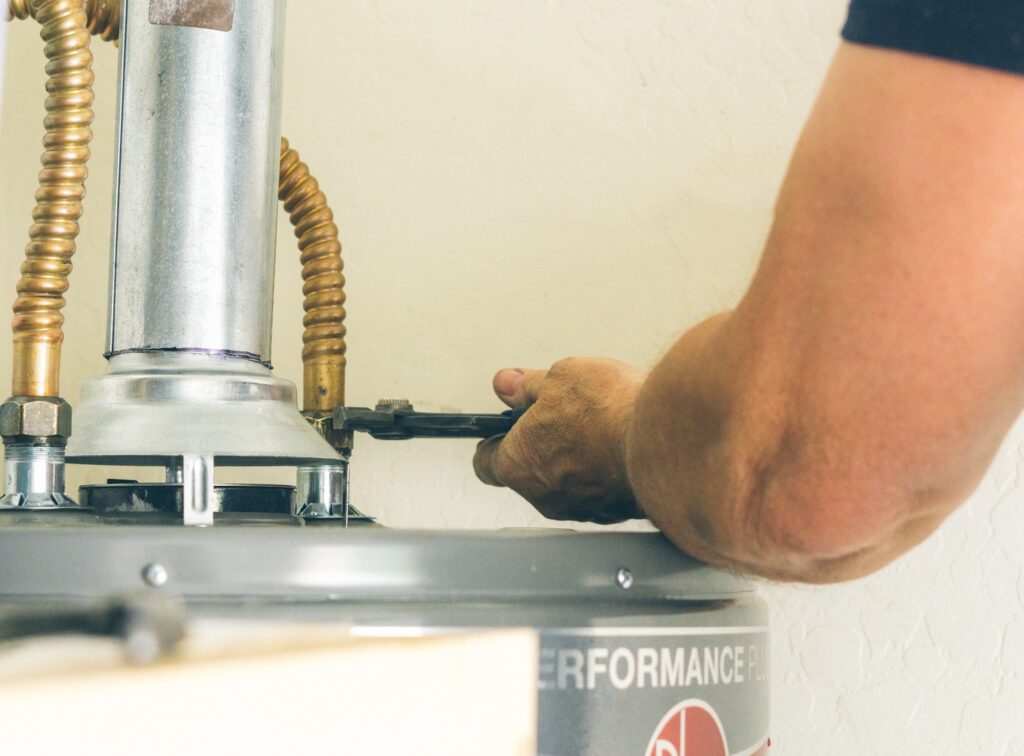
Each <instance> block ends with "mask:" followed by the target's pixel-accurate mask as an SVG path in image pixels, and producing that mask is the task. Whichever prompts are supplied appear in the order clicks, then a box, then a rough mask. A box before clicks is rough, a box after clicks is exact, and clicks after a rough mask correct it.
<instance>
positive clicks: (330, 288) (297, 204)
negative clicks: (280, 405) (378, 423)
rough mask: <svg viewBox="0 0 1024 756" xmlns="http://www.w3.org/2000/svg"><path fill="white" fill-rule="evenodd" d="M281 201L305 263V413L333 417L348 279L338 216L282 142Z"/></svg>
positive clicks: (341, 370) (341, 382)
mask: <svg viewBox="0 0 1024 756" xmlns="http://www.w3.org/2000/svg"><path fill="white" fill-rule="evenodd" d="M278 197H280V199H281V202H282V203H283V204H284V209H285V212H286V213H288V217H289V218H290V220H291V222H292V225H293V226H294V227H295V236H297V237H298V239H299V253H300V258H299V259H300V260H302V281H303V285H302V293H303V294H304V295H305V297H306V299H305V301H304V302H303V304H302V306H303V309H304V310H305V311H306V316H305V317H304V318H303V320H302V324H303V326H305V331H304V333H303V334H302V368H303V381H302V383H303V392H302V396H303V409H304V410H305V411H306V412H330V411H331V410H333V409H334V408H335V407H338V406H340V405H342V404H344V403H345V289H344V287H345V276H344V275H343V274H342V261H341V242H340V241H338V227H337V226H336V225H335V224H334V213H332V212H331V208H330V207H328V206H327V197H325V196H324V193H323V192H322V191H321V190H320V185H319V184H318V183H317V180H316V179H315V178H313V177H312V176H311V175H310V174H309V166H307V165H306V164H305V163H303V162H302V161H301V160H300V159H299V153H297V152H296V151H295V150H293V149H291V148H290V147H289V146H288V140H287V139H282V140H281V180H280V184H279V188H278Z"/></svg>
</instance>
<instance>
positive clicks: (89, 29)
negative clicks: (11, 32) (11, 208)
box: [8, 0, 345, 414]
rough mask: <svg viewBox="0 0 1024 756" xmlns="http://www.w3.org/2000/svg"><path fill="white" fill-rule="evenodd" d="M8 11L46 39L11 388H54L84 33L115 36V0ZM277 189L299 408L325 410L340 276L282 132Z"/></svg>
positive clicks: (337, 335) (87, 123)
mask: <svg viewBox="0 0 1024 756" xmlns="http://www.w3.org/2000/svg"><path fill="white" fill-rule="evenodd" d="M8 8H9V16H10V17H11V18H21V19H24V18H28V17H30V16H31V17H33V18H35V19H36V20H38V21H39V22H40V23H41V24H42V32H41V35H42V37H43V40H44V42H45V43H46V55H47V60H48V63H47V68H46V70H47V73H49V74H50V80H49V81H48V82H47V92H48V93H49V97H48V98H47V100H46V109H47V116H46V120H45V125H46V137H45V138H44V144H45V146H46V152H44V154H43V170H42V171H41V172H40V176H39V182H40V188H39V191H38V192H37V193H36V201H37V205H36V209H35V211H34V212H33V221H34V222H33V225H32V228H31V230H30V232H29V235H30V241H29V244H28V246H27V248H26V261H25V263H24V265H23V267H22V274H23V277H22V279H21V281H20V282H19V284H18V295H19V296H18V299H17V301H16V302H15V306H14V311H15V318H14V342H15V347H14V377H13V394H14V395H15V396H57V395H58V394H59V390H60V346H61V342H62V341H63V338H64V337H63V332H62V330H61V326H62V324H63V322H64V316H63V315H62V314H61V309H62V308H63V306H64V298H63V294H64V292H66V291H67V288H68V275H69V274H70V272H71V262H70V260H71V256H72V255H73V254H74V252H75V237H76V236H77V234H78V219H79V218H80V217H81V214H82V204H81V203H82V199H83V197H84V196H85V186H84V183H85V177H86V175H87V173H88V172H87V170H86V161H87V160H88V158H89V147H88V145H89V141H90V139H91V138H92V130H91V124H92V117H93V114H92V101H93V94H92V82H93V74H92V53H91V52H90V51H89V35H90V34H94V35H97V36H99V37H100V38H102V39H105V40H112V41H114V42H115V44H116V43H117V37H118V33H119V28H118V25H119V22H120V18H121V3H120V0H8ZM278 194H279V197H280V199H281V201H282V203H283V205H284V209H285V211H286V212H287V213H288V214H289V218H290V220H291V222H292V225H293V226H294V227H295V235H296V236H297V237H298V240H299V250H300V254H301V260H302V279H303V294H304V295H305V301H304V303H303V307H304V309H305V312H306V315H305V318H304V319H303V325H304V327H305V332H304V334H303V350H302V362H303V409H304V410H305V411H306V412H308V413H311V414H329V413H330V411H331V410H332V409H333V408H334V407H336V406H340V405H341V404H344V398H345V325H344V320H345V307H344V304H345V293H344V288H343V287H344V285H345V279H344V276H343V275H342V259H341V243H340V242H339V240H338V227H337V226H336V225H335V223H334V214H333V213H332V212H331V209H330V207H329V206H328V204H327V197H326V196H325V195H324V193H323V191H322V190H321V189H320V186H319V184H318V183H317V181H316V179H315V178H313V177H312V176H311V175H310V173H309V168H308V166H306V164H305V163H303V162H302V161H301V160H300V159H299V156H298V153H296V152H295V150H293V149H291V148H290V147H289V145H288V140H286V139H282V140H281V172H280V182H279V190H278Z"/></svg>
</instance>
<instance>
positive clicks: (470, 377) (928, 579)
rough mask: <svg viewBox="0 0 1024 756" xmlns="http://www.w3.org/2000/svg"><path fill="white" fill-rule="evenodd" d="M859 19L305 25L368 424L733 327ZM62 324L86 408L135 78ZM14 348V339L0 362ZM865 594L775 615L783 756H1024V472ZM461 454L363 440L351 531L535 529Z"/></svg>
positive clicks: (302, 14)
mask: <svg viewBox="0 0 1024 756" xmlns="http://www.w3.org/2000/svg"><path fill="white" fill-rule="evenodd" d="M844 10H845V3H844V0H817V1H816V2H804V0H727V1H722V0H675V1H671V2H670V1H668V0H666V1H665V2H655V1H654V0H650V1H647V2H627V0H590V1H589V2H584V1H583V0H575V1H569V2H560V1H559V0H547V1H542V0H521V1H520V2H499V1H498V0H460V1H459V2H454V1H452V0H444V1H442V2H433V3H413V2H400V1H399V0H381V1H379V2H374V1H373V0H363V1H362V2H344V3H335V2H327V1H326V0H323V1H321V2H314V1H313V0H293V1H292V3H291V7H290V9H289V20H288V22H289V30H288V48H287V59H286V75H285V79H286V93H285V100H286V102H285V120H284V126H285V132H286V134H287V135H288V136H289V137H290V138H291V139H292V141H293V143H294V145H295V146H296V147H297V148H298V149H299V150H300V151H301V152H302V155H303V156H304V157H305V158H306V159H307V160H308V162H309V163H310V164H311V166H312V167H313V170H314V171H315V173H316V174H317V175H318V176H319V177H320V178H321V180H322V183H323V185H324V187H325V189H326V190H327V191H328V193H329V195H330V197H331V199H332V202H333V204H334V207H335V210H336V213H337V215H338V216H339V220H340V224H341V226H342V233H343V240H344V242H345V248H346V270H347V274H348V279H349V288H348V292H349V321H348V324H349V329H350V338H349V345H350V350H349V356H350V369H349V400H350V401H351V402H352V403H362V404H366V403H370V402H373V401H374V400H375V399H377V398H378V397H382V396H389V397H390V396H395V395H401V396H403V397H408V398H410V399H412V400H413V401H415V402H416V404H417V405H418V406H420V407H421V408H423V409H442V408H443V409H459V410H490V409H499V407H498V405H497V404H496V401H495V400H494V399H493V398H492V396H491V394H490V389H489V380H490V375H491V373H492V372H493V371H494V370H495V369H497V368H499V367H503V366H515V365H537V366H542V365H546V364H548V363H550V362H551V361H553V360H555V359H557V358H559V357H562V356H566V355H569V354H607V355H614V356H618V357H621V358H623V359H626V360H629V361H632V362H635V363H637V364H640V365H650V364H651V363H652V362H653V361H655V360H656V359H657V357H658V355H659V353H660V352H662V351H663V350H664V349H665V348H666V347H667V345H668V344H669V343H670V342H671V340H672V339H673V337H674V336H675V335H676V334H678V333H679V332H680V331H682V330H683V329H684V328H686V327H687V326H688V325H690V324H693V323H694V322H696V321H697V320H699V319H700V318H702V317H704V316H706V315H708V314H710V313H712V312H714V311H716V310H718V309H720V308H724V307H727V306H729V305H730V304H732V303H734V302H735V301H736V299H737V297H738V296H739V295H740V294H741V292H742V291H743V289H744V286H745V284H746V282H747V281H748V279H749V277H750V275H751V272H752V269H753V266H754V264H755V262H756V260H757V256H758V253H759V248H760V245H761V242H762V240H763V238H764V235H765V233H766V230H767V227H768V223H769V221H770V217H771V207H772V201H773V198H774V194H775V192H776V189H777V187H778V184H779V181H780V180H781V177H782V175H783V171H784V168H785V164H786V159H787V156H788V154H789V151H790V150H791V148H792V145H793V143H794V141H795V139H796V136H797V133H798V130H799V128H800V125H801V123H802V121H803V119H804V118H805V116H806V113H807V111H808V109H809V107H810V104H811V101H812V98H813V96H814V92H815V91H816V88H817V86H818V84H819V82H820V79H821V77H822V75H823V72H824V70H825V68H826V66H827V63H828V60H829V57H830V55H831V53H832V51H833V50H834V48H835V46H836V44H837V42H838V36H837V34H838V29H839V27H840V24H841V21H842V17H843V13H844ZM11 31H12V34H11V37H10V40H9V43H10V50H9V52H10V56H11V60H13V61H15V65H14V66H13V68H12V69H11V70H9V71H8V72H7V78H6V87H7V89H6V93H5V94H6V98H7V99H6V102H5V104H4V108H3V122H2V131H0V138H2V144H3V149H2V150H0V175H2V176H3V178H4V180H3V182H2V185H0V197H2V200H0V239H2V241H3V244H4V248H5V250H6V251H5V252H4V253H3V255H2V259H0V284H2V287H3V288H4V290H6V291H8V292H12V290H13V285H14V281H15V278H16V271H17V266H18V258H19V257H20V250H21V248H22V246H23V243H24V237H25V231H26V229H27V224H28V218H29V215H30V212H31V191H32V183H33V177H34V175H35V172H36V170H37V164H38V163H37V161H38V152H39V130H40V127H39V122H40V118H41V102H42V82H43V78H42V75H41V63H40V50H39V41H38V38H37V37H36V32H35V29H33V28H32V27H31V25H28V24H27V23H26V22H19V24H18V25H17V26H15V27H12V29H11ZM96 48H97V49H96V54H97V61H98V62H97V76H98V82H97V86H96V92H97V123H96V131H97V140H96V143H95V159H94V160H93V163H92V176H91V178H90V183H89V189H90V196H89V199H88V210H87V215H86V218H85V219H84V227H83V234H82V243H81V252H80V253H79V256H78V257H77V258H76V265H77V267H76V271H75V275H74V280H73V289H72V292H71V294H70V297H69V306H68V316H69V323H68V327H67V332H68V341H67V348H66V350H65V361H66V367H65V371H64V376H65V385H66V388H65V392H66V394H67V395H68V396H69V397H71V398H72V399H73V398H74V397H75V396H76V394H77V390H78V386H79V384H80V382H81V380H82V379H84V378H86V377H88V376H90V375H94V374H96V373H97V372H99V371H101V370H102V369H103V361H102V359H101V358H100V357H99V354H100V352H101V351H102V348H103V329H104V303H105V288H106V275H107V272H106V264H107V236H108V218H109V211H110V175H111V160H112V153H111V138H110V137H111V125H112V114H113V107H114V98H113V92H114V77H115V59H114V52H113V50H112V49H111V48H109V47H107V46H104V45H102V44H99V43H97V44H96ZM279 250H280V255H279V259H280V262H279V267H278V276H279V282H278V283H279V286H278V294H277V302H276V325H275V362H276V365H277V369H278V372H279V374H281V375H284V376H286V377H289V378H291V379H293V380H294V379H297V378H298V377H299V341H298V334H299V330H300V304H299V303H300V294H299V286H298V284H297V281H298V276H299V272H298V271H299V269H298V264H297V261H296V256H295V254H294V252H293V244H292V240H291V237H290V232H289V230H288V228H287V226H286V224H282V228H281V231H280V234H279ZM9 359H10V347H9V344H8V343H7V341H6V340H0V364H2V365H7V364H9ZM1021 438H1022V434H1021V432H1020V431H1019V430H1018V431H1016V432H1015V433H1014V434H1013V435H1012V436H1011V440H1009V441H1008V442H1007V445H1006V447H1005V449H1004V452H1003V453H1002V454H1001V455H1000V457H999V459H998V460H997V462H996V464H995V465H994V467H993V470H992V473H991V474H990V475H989V476H988V478H987V479H986V481H985V483H984V484H983V486H982V488H981V490H980V491H979V493H978V494H977V495H976V496H975V497H974V498H973V499H972V501H971V503H970V504H969V505H968V506H966V507H964V508H963V509H962V510H961V511H960V512H958V513H957V514H956V515H954V516H953V517H952V518H951V519H950V520H949V522H947V523H946V525H944V526H943V528H942V529H941V531H940V532H939V533H938V534H937V535H936V536H935V537H933V538H932V539H931V540H930V541H929V542H928V543H926V544H925V545H924V546H922V547H920V548H919V549H918V550H916V551H915V552H914V553H912V554H911V555H909V556H908V557H906V558H904V559H902V560H900V561H899V562H897V563H896V564H894V565H892V566H891V567H890V568H888V569H887V570H884V571H883V572H881V573H879V574H878V575H876V576H874V577H872V578H869V579H867V580H863V581H859V582H856V583H853V584H850V585H845V586H838V587H829V588H792V587H766V588H765V589H764V594H765V595H766V597H767V598H768V599H769V601H770V602H771V604H772V606H773V613H774V623H775V658H774V662H775V672H774V674H775V701H774V716H773V721H774V726H773V736H774V740H775V743H776V749H773V753H774V752H776V751H777V752H778V753H781V754H807V755H812V754H813V755H815V756H817V755H818V754H823V753H836V754H868V753H870V754H916V753H933V752H934V753H957V754H963V753H986V754H1011V753H1024V736H1021V735H1019V734H1017V733H1019V725H1018V722H1019V714H1018V712H1019V709H1020V706H1021V705H1022V704H1024V674H1022V673H1024V570H1022V567H1024V559H1022V557H1021V555H1020V552H1021V542H1022V541H1021V533H1022V532H1024V515H1022V514H1021V512H1020V509H1019V506H1017V505H1018V503H1019V501H1020V499H1021V498H1022V496H1024V482H1021V475H1022V472H1024V454H1022V452H1021V445H1020V440H1021ZM471 451H472V444H471V443H468V442H429V441H421V442H411V443H407V444H384V443H374V442H367V441H363V440H360V443H359V448H358V449H357V453H356V458H355V459H356V461H355V463H354V476H355V477H354V496H355V500H356V503H357V504H359V505H361V506H363V507H364V508H365V509H366V510H368V511H369V512H371V513H373V514H375V515H378V516H380V517H381V518H382V519H383V520H384V521H385V522H386V523H388V524H392V525H397V526H429V527H438V526H442V527H482V528H490V527H496V526H511V525H524V524H536V523H539V522H541V519H540V518H539V517H538V516H536V515H534V514H531V511H530V510H529V509H528V507H526V506H525V505H524V504H522V503H521V502H520V501H519V500H517V499H516V497H514V496H512V495H510V494H508V493H507V492H503V491H498V490H494V489H488V488H485V487H483V486H481V485H479V484H478V483H476V481H475V480H474V478H473V476H472V473H471V471H470V467H469V459H470V455H471Z"/></svg>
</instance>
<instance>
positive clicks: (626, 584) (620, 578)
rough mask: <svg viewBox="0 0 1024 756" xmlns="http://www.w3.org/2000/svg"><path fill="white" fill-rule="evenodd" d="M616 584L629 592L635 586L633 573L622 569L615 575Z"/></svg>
mask: <svg viewBox="0 0 1024 756" xmlns="http://www.w3.org/2000/svg"><path fill="white" fill-rule="evenodd" d="M615 582H616V583H617V584H618V586H619V588H621V589H622V590H627V589H629V588H630V587H631V586H632V585H633V573H632V572H630V571H629V570H627V569H626V568H625V567H620V568H619V571H618V572H616V573H615Z"/></svg>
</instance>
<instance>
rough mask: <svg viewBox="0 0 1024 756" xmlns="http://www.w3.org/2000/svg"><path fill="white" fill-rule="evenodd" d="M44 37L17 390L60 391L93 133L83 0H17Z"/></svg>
mask: <svg viewBox="0 0 1024 756" xmlns="http://www.w3.org/2000/svg"><path fill="white" fill-rule="evenodd" d="M10 11H11V13H12V15H14V16H16V17H18V18H25V17H26V16H27V15H29V14H31V15H33V16H35V18H36V19H37V20H38V21H39V23H40V25H41V30H40V36H41V37H42V38H43V42H44V43H45V51H46V61H47V62H46V73H47V74H48V75H49V79H48V80H47V82H46V91H47V93H48V96H47V98H46V118H45V119H44V121H43V123H44V125H45V128H46V133H45V135H44V137H43V146H44V148H45V150H44V152H43V156H42V163H43V168H42V170H41V171H40V172H39V189H38V190H37V191H36V206H35V209H34V210H33V211H32V221H33V222H32V226H31V227H30V229H29V242H28V245H27V246H26V247H25V262H24V263H23V264H22V266H21V274H22V277H21V280H20V281H18V298H17V299H16V300H15V302H14V322H13V329H14V374H13V381H12V388H11V391H12V394H13V395H14V396H58V395H59V393H60V348H61V342H62V341H63V340H64V333H63V330H62V328H61V326H62V325H63V324H64V315H63V314H62V313H61V310H62V309H63V308H64V293H65V292H66V291H67V289H68V275H69V274H70V273H71V257H72V255H74V253H75V238H76V237H77V236H78V228H79V227H78V220H79V218H80V217H81V216H82V199H83V198H84V197H85V177H86V176H87V175H88V170H87V169H86V162H87V161H88V160H89V142H90V141H91V140H92V128H91V126H92V120H93V112H92V102H93V94H92V83H93V73H92V53H91V52H90V50H89V31H88V28H87V24H88V21H87V17H86V14H85V3H84V2H83V0H31V2H28V3H27V2H25V0H15V1H14V2H12V3H11V6H10Z"/></svg>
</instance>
